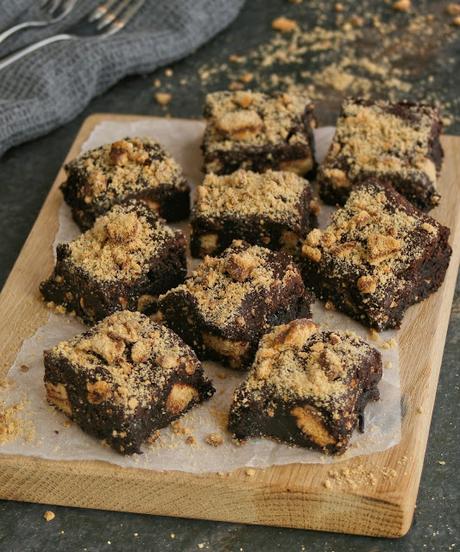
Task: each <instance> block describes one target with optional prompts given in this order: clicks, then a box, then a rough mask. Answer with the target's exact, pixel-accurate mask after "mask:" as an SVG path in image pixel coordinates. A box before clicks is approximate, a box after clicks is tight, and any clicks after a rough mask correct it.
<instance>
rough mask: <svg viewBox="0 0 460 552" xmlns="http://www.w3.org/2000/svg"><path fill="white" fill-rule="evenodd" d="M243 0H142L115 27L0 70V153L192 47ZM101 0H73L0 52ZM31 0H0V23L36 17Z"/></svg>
mask: <svg viewBox="0 0 460 552" xmlns="http://www.w3.org/2000/svg"><path fill="white" fill-rule="evenodd" d="M243 2H244V0H193V1H191V0H146V2H145V4H144V6H143V7H142V9H141V11H140V12H139V13H138V14H137V15H136V16H135V18H134V19H133V20H131V22H130V23H129V24H128V26H127V27H126V29H123V30H122V31H120V32H119V33H118V34H116V35H114V36H112V37H108V38H105V39H102V40H101V39H100V38H96V37H94V36H87V37H85V38H81V39H78V41H75V40H72V41H65V42H57V43H55V44H51V45H49V46H46V47H44V48H43V49H41V50H38V51H37V52H34V53H32V54H30V55H28V56H27V57H25V58H24V59H22V60H20V61H18V62H16V63H14V64H13V65H10V66H9V67H7V68H5V69H3V70H2V71H0V155H2V154H3V153H4V152H5V151H6V150H7V149H8V148H10V147H11V146H14V145H16V144H19V143H21V142H24V141H26V140H30V139H31V138H35V137H37V136H41V135H43V134H46V133H47V132H49V131H50V130H52V129H53V128H56V127H58V126H60V125H62V124H63V123H65V122H67V121H69V120H71V119H72V118H73V117H75V116H76V115H77V114H78V113H79V112H81V111H82V109H83V108H84V107H85V106H86V105H87V104H88V102H89V101H90V100H91V98H93V97H94V96H96V95H98V94H101V93H102V92H104V90H106V89H107V88H109V87H110V86H112V85H113V84H115V83H116V82H117V81H118V80H120V79H121V78H123V77H125V76H126V75H132V74H136V73H145V72H149V71H153V70H154V69H155V68H157V67H160V66H162V65H166V64H168V63H171V62H172V61H175V60H177V59H179V58H181V57H183V56H185V55H186V54H188V53H190V52H192V51H193V50H195V49H196V48H198V47H199V46H201V45H202V44H204V43H205V42H206V41H207V40H209V39H210V38H211V37H212V36H214V35H215V34H216V33H218V32H219V31H221V30H222V29H224V28H225V27H226V26H227V25H228V24H229V23H230V22H231V21H232V20H233V19H234V18H235V17H236V15H237V14H238V11H239V9H240V8H241V6H242V4H243ZM100 3H101V0H80V1H79V2H78V4H77V7H76V8H75V10H74V11H73V12H72V13H71V15H69V16H68V17H67V18H66V19H65V21H63V22H60V23H59V24H56V25H53V26H52V27H47V28H46V29H40V30H31V31H25V32H22V33H20V34H19V35H17V36H15V37H11V39H9V40H8V41H7V43H5V45H4V46H2V47H0V56H2V57H3V56H4V55H6V54H8V53H9V52H11V51H13V50H14V49H16V48H18V47H22V46H24V45H25V44H28V43H30V42H33V41H35V40H39V39H41V38H45V37H47V36H51V35H54V34H56V33H60V32H63V31H65V30H68V29H69V28H71V27H74V26H75V24H76V23H77V22H78V21H80V20H81V19H82V18H83V17H84V16H85V15H86V14H87V13H88V12H89V11H91V9H94V7H95V6H97V5H98V4H100ZM38 5H39V2H37V1H36V0H15V1H14V2H11V0H0V29H1V30H3V29H5V28H7V27H9V26H10V25H12V24H15V23H17V22H21V21H27V20H31V19H36V18H37V17H38V18H41V19H42V18H43V16H42V15H41V14H40V9H39V7H38Z"/></svg>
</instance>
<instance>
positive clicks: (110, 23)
mask: <svg viewBox="0 0 460 552" xmlns="http://www.w3.org/2000/svg"><path fill="white" fill-rule="evenodd" d="M144 2H145V0H105V1H104V2H103V3H102V4H100V5H99V6H98V7H97V8H96V9H95V10H94V11H93V12H92V13H91V14H90V15H89V17H88V20H89V21H90V22H97V23H96V32H95V33H94V35H91V36H97V37H100V38H104V37H107V36H111V35H114V34H115V33H118V31H121V29H123V28H124V27H125V26H126V25H127V24H128V23H129V21H131V19H132V18H133V17H134V16H135V15H136V13H137V12H138V11H139V10H140V9H141V7H142V6H143V4H144ZM82 37H83V35H77V34H58V35H54V36H50V37H48V38H45V39H43V40H40V41H39V42H36V43H35V44H31V45H30V46H26V47H25V48H23V49H22V50H18V51H17V52H15V53H14V54H11V55H10V56H8V57H6V58H4V59H3V60H1V61H0V71H1V70H2V69H4V68H5V67H8V66H9V65H11V64H12V63H14V62H15V61H18V60H19V59H22V58H23V57H25V56H27V55H28V54H30V53H32V52H35V51H36V50H39V49H40V48H43V47H44V46H47V45H48V44H53V42H60V41H63V40H74V39H78V38H82Z"/></svg>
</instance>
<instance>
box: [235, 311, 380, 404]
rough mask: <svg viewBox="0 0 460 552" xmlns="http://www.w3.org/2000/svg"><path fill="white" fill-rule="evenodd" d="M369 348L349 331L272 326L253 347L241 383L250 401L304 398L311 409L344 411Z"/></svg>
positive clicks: (308, 324) (305, 324)
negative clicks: (253, 399) (243, 381)
mask: <svg viewBox="0 0 460 552" xmlns="http://www.w3.org/2000/svg"><path fill="white" fill-rule="evenodd" d="M375 354H378V353H376V352H375V351H374V350H373V349H372V347H370V345H368V344H367V343H366V342H365V341H363V340H362V339H361V338H359V337H358V336H357V335H356V334H354V333H352V332H350V331H346V332H343V331H329V330H322V329H321V327H320V326H318V325H317V324H315V323H313V322H312V321H311V320H308V319H299V320H294V321H292V322H290V323H288V324H284V325H282V326H277V327H275V328H274V329H273V330H272V331H271V332H270V333H268V334H266V335H265V336H264V337H263V338H262V340H261V342H260V345H259V349H258V351H257V354H256V358H255V360H254V363H253V365H252V367H251V370H250V372H249V374H248V377H247V380H246V382H245V388H246V390H247V391H248V392H249V393H250V394H251V395H252V396H253V397H255V398H256V397H257V396H260V398H266V397H267V396H272V397H274V398H276V399H279V400H281V401H284V402H286V403H288V402H292V401H299V400H305V399H308V400H309V401H311V402H314V403H315V404H316V405H317V406H323V407H328V406H329V407H331V406H333V407H336V408H339V407H340V406H346V403H347V400H348V399H349V398H350V397H351V396H352V395H353V394H354V392H356V391H358V390H359V382H358V381H356V378H357V376H358V374H359V373H361V371H362V368H363V366H364V365H367V366H369V365H370V364H369V360H370V355H372V358H378V357H374V355H375Z"/></svg>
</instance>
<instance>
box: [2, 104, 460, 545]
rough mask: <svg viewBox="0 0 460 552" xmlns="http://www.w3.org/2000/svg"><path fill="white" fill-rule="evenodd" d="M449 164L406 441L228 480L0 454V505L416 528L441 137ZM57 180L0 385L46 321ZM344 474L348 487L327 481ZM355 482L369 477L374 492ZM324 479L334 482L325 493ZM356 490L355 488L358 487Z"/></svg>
mask: <svg viewBox="0 0 460 552" xmlns="http://www.w3.org/2000/svg"><path fill="white" fill-rule="evenodd" d="M141 118H142V117H134V116H120V115H110V114H107V115H105V114H100V115H93V116H92V117H90V118H89V119H87V120H86V121H85V123H84V125H83V126H82V128H81V130H80V132H79V134H78V136H77V139H76V141H75V143H74V144H73V146H72V148H71V150H70V152H69V155H68V157H67V159H70V158H72V157H74V156H75V155H77V154H78V152H79V150H80V146H81V144H82V143H83V142H84V141H85V139H86V138H87V136H88V135H89V133H90V131H91V130H92V128H93V127H94V125H96V124H97V123H99V122H100V121H103V120H107V119H110V120H133V119H141ZM443 144H444V148H445V151H446V160H445V163H444V168H443V173H442V176H441V182H440V190H441V194H442V201H441V205H440V206H439V207H438V208H436V210H435V211H433V215H434V216H435V217H436V218H437V219H438V220H439V221H440V222H442V223H443V224H445V225H447V226H449V227H450V228H451V231H452V233H451V239H450V243H451V244H452V246H453V251H454V252H453V256H452V260H451V263H450V267H449V270H448V272H447V275H446V280H445V282H444V284H443V286H442V288H441V289H440V290H439V291H438V292H437V293H436V294H435V295H433V296H432V297H431V298H429V299H428V300H427V301H424V302H423V303H421V304H420V305H417V306H415V307H412V308H411V309H410V310H409V312H408V314H407V316H406V319H405V321H404V324H403V327H402V329H401V351H400V358H401V388H402V394H403V404H404V409H403V410H404V417H403V426H402V440H401V443H400V444H399V445H398V446H396V447H393V448H392V449H390V450H387V451H385V452H381V453H378V454H373V455H371V456H367V457H362V458H359V457H357V458H354V459H352V460H349V461H344V462H342V463H340V464H338V465H335V466H333V467H332V468H331V466H330V465H329V466H327V465H325V466H321V465H311V464H310V465H307V464H305V465H299V464H294V465H288V466H276V467H272V468H268V469H263V470H257V472H256V474H255V475H253V476H251V477H249V476H248V475H247V474H246V473H245V470H244V469H242V470H237V471H235V472H232V473H230V474H225V475H218V474H210V475H193V474H185V473H180V472H155V471H149V470H139V469H124V468H120V467H118V466H113V465H110V464H107V463H104V462H96V461H88V462H82V461H72V462H56V461H48V460H41V459H38V458H30V457H19V456H6V455H0V498H4V499H11V500H23V501H29V502H43V503H50V504H61V505H66V506H79V507H88V508H100V509H107V510H119V511H128V512H140V513H148V514H161V515H168V516H180V517H189V518H202V519H213V520H224V521H234V522H243V523H252V524H264V525H277V526H283V527H298V528H308V529H317V530H325V531H336V532H344V533H354V534H363V535H376V536H385V537H398V536H402V535H404V534H405V533H406V532H407V531H408V529H409V527H410V525H411V521H412V517H413V512H414V507H415V501H416V497H417V491H418V487H419V483H420V476H421V472H422V467H423V460H424V455H425V449H426V444H427V438H428V432H429V427H430V421H431V415H432V409H433V405H434V400H435V395H436V386H437V382H438V376H439V370H440V366H441V360H442V353H443V348H444V342H445V337H446V331H447V326H448V321H449V312H450V307H451V304H452V297H453V293H454V289H455V281H456V275H457V270H458V262H459V255H460V189H459V183H460V138H457V137H452V136H446V137H444V138H443ZM62 179H63V172H62V170H61V171H60V172H59V174H58V176H57V178H56V181H55V182H54V184H53V187H52V188H51V191H50V193H49V195H48V197H47V199H46V201H45V203H44V205H43V208H42V210H41V212H40V214H39V216H38V218H37V221H36V222H35V225H34V227H33V229H32V231H31V233H30V235H29V237H28V239H27V241H26V243H25V245H24V247H23V249H22V251H21V254H20V255H19V257H18V259H17V261H16V264H15V265H14V268H13V270H12V272H11V274H10V276H9V278H8V280H7V282H6V284H5V287H4V289H3V291H2V293H1V295H0V313H1V316H0V337H1V340H0V342H1V345H0V357H1V359H2V365H1V368H0V375H2V374H4V373H6V371H7V369H8V367H9V366H10V365H11V364H12V362H13V360H14V358H15V355H16V353H17V351H18V349H19V347H20V345H21V343H22V341H23V339H24V338H25V337H27V336H29V335H31V334H32V333H33V332H34V331H35V330H36V329H37V328H38V327H39V326H40V325H41V324H43V323H44V322H45V320H46V316H47V311H46V309H45V308H44V306H43V304H42V303H41V301H40V298H39V296H38V284H39V282H40V281H41V280H43V279H44V278H45V277H47V276H48V274H49V272H50V270H51V267H52V263H53V256H52V243H53V240H54V235H55V232H56V229H57V224H58V209H59V205H60V202H61V196H60V192H59V190H58V186H59V184H60V183H61V182H62ZM331 469H338V470H342V469H347V470H349V473H350V474H351V476H350V479H349V482H348V484H343V485H338V484H337V482H334V480H333V479H331V477H330V475H328V472H329V471H330V470H331ZM356 473H365V474H366V476H369V475H370V474H372V476H373V477H374V478H375V485H369V483H368V482H365V483H360V482H359V479H360V478H359V477H355V474H356ZM327 480H330V481H332V485H331V487H330V488H329V484H327V483H326V481H327ZM353 481H355V484H353Z"/></svg>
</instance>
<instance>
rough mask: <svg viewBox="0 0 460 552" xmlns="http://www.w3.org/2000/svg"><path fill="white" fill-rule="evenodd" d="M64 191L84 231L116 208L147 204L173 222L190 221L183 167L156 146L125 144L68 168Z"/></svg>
mask: <svg viewBox="0 0 460 552" xmlns="http://www.w3.org/2000/svg"><path fill="white" fill-rule="evenodd" d="M65 170H66V173H67V180H66V181H65V182H64V183H63V184H62V186H61V190H62V193H63V194H64V199H65V200H66V202H67V203H68V204H69V206H70V208H71V209H72V215H73V218H74V219H75V221H76V223H77V224H78V225H79V226H80V228H81V229H82V230H86V229H87V228H90V227H91V226H92V225H93V223H94V221H95V219H96V218H97V217H98V216H100V215H102V214H104V213H106V212H107V211H108V210H109V209H110V208H111V207H112V206H113V205H115V204H118V203H123V202H125V201H126V200H129V199H139V200H142V201H143V202H144V203H145V204H146V205H148V206H149V207H150V208H151V209H152V210H154V211H155V212H158V213H159V215H160V216H162V217H163V218H165V219H166V220H168V221H177V220H181V219H184V218H186V217H187V216H188V215H189V196H190V188H189V185H188V183H187V181H186V179H185V177H184V175H183V173H182V169H181V168H180V166H179V165H178V164H177V163H176V162H175V161H174V159H173V158H172V157H171V156H170V155H169V154H168V153H167V152H166V151H165V150H164V148H163V147H162V146H161V145H160V144H159V143H158V142H156V141H155V140H151V139H150V138H125V139H124V140H119V141H117V142H114V143H113V144H106V145H104V146H101V147H99V148H96V149H93V150H90V151H87V152H86V153H84V154H83V155H81V156H80V157H78V158H77V159H74V160H73V161H71V162H70V163H67V165H66V166H65Z"/></svg>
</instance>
